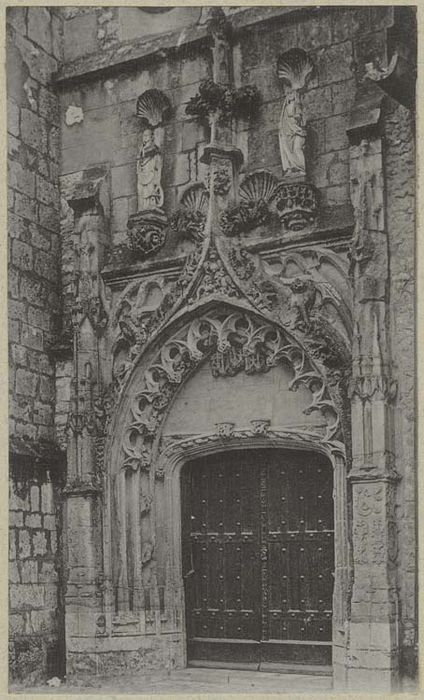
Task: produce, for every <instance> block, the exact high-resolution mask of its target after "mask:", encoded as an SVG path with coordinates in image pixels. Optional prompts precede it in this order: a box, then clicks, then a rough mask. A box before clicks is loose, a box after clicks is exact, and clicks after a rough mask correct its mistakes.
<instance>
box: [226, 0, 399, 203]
mask: <svg viewBox="0 0 424 700" xmlns="http://www.w3.org/2000/svg"><path fill="white" fill-rule="evenodd" d="M389 21H390V8H383V7H382V8H372V9H371V8H367V7H360V8H357V9H353V8H324V7H321V8H320V9H319V11H317V12H316V13H313V14H312V16H308V17H306V16H303V15H302V14H301V13H300V12H299V13H295V14H294V15H293V16H292V17H289V18H284V23H278V22H274V23H272V25H269V24H264V25H259V27H255V28H253V29H252V30H250V31H247V32H246V34H245V35H244V36H243V37H242V38H241V40H240V43H239V45H238V46H237V47H236V52H235V53H236V57H237V58H236V79H238V80H239V81H240V83H241V84H242V85H245V84H250V83H255V84H256V85H257V86H258V87H259V89H260V90H261V93H262V96H263V104H262V106H261V110H260V113H259V117H258V120H255V121H252V122H251V123H250V124H249V125H248V127H247V128H246V129H244V130H241V132H240V135H239V147H240V148H242V149H243V150H244V152H245V155H246V156H247V157H248V169H249V170H255V169H257V168H264V167H266V168H267V169H270V170H272V171H273V172H274V173H275V174H276V175H277V176H278V177H281V174H282V173H281V160H280V150H279V143H278V122H279V118H280V112H281V105H282V98H283V91H282V88H281V82H280V80H279V78H278V76H277V71H276V58H277V56H278V55H279V54H280V53H283V52H284V51H287V50H289V49H290V48H292V47H297V48H299V49H303V50H304V51H306V52H307V53H308V55H309V56H310V58H311V60H312V62H313V63H314V65H315V70H314V72H313V74H312V75H311V78H310V79H308V81H307V85H306V88H305V91H304V97H303V104H304V112H305V118H306V121H307V152H306V168H307V172H308V175H309V178H308V179H309V180H310V181H311V182H313V184H314V185H315V186H316V187H317V188H318V189H319V191H320V194H321V202H322V204H323V205H326V204H327V205H329V206H334V205H346V204H348V203H350V198H349V153H348V146H349V144H348V137H347V134H346V129H347V127H348V122H349V111H350V109H351V107H352V105H353V103H354V99H355V93H356V78H355V68H356V67H357V65H358V62H359V61H360V60H361V57H362V56H363V54H364V51H365V49H364V44H366V46H374V47H375V49H376V51H377V53H378V49H379V47H380V46H381V43H382V41H383V34H384V27H385V26H386V25H387V23H388V22H389Z"/></svg>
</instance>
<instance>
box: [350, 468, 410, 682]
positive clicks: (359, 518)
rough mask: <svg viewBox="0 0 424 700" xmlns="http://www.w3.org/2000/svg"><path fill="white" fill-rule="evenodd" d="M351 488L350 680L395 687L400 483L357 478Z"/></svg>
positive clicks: (396, 673)
mask: <svg viewBox="0 0 424 700" xmlns="http://www.w3.org/2000/svg"><path fill="white" fill-rule="evenodd" d="M352 490H353V532H352V535H353V559H354V569H355V578H354V584H353V591H352V603H351V625H350V663H349V666H350V668H349V670H348V683H349V687H351V688H358V690H360V689H364V690H374V689H376V690H377V689H378V690H387V691H390V690H394V689H395V688H396V683H397V679H398V644H399V640H398V625H397V617H398V603H397V591H396V584H395V579H394V574H395V558H396V554H397V552H396V524H395V522H394V493H395V484H394V483H393V482H392V481H391V480H389V479H376V480H359V479H358V480H355V481H354V482H353V484H352ZM376 669H378V670H379V672H378V674H377V673H376Z"/></svg>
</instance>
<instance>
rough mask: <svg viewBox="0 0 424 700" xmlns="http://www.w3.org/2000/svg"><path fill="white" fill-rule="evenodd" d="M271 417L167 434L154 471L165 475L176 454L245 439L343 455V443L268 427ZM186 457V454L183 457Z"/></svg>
mask: <svg viewBox="0 0 424 700" xmlns="http://www.w3.org/2000/svg"><path fill="white" fill-rule="evenodd" d="M270 422H271V421H270V420H269V419H264V418H257V419H253V420H251V421H250V425H251V427H246V428H237V429H236V428H235V426H234V424H233V423H218V424H217V426H216V432H215V433H202V434H198V435H188V436H181V435H180V436H167V437H165V438H162V440H161V443H160V449H159V455H158V465H159V466H158V467H157V469H156V471H155V476H156V478H157V479H159V480H161V479H163V478H164V475H165V471H166V469H167V467H168V468H169V465H172V464H173V463H174V462H175V458H176V457H177V458H178V457H179V456H181V455H186V454H187V453H189V454H190V456H193V454H194V453H196V454H200V453H202V452H203V451H204V450H206V451H210V449H211V447H213V446H215V449H219V447H220V446H224V449H226V450H227V449H229V448H231V447H232V448H234V449H237V448H238V447H239V446H240V445H243V444H244V443H248V444H249V446H252V447H254V446H257V447H260V448H263V447H280V448H281V447H290V446H291V447H292V448H296V449H308V448H309V449H311V450H317V449H318V450H320V449H321V450H322V452H323V453H325V454H327V456H328V457H329V458H330V459H331V460H332V461H333V464H335V460H336V458H341V459H342V460H344V459H345V450H344V446H343V444H342V443H340V442H338V441H335V440H334V441H333V440H325V439H324V438H323V437H322V435H319V434H317V433H309V432H304V431H302V432H299V431H297V430H290V429H286V430H279V429H271V427H270ZM185 458H186V459H187V457H185Z"/></svg>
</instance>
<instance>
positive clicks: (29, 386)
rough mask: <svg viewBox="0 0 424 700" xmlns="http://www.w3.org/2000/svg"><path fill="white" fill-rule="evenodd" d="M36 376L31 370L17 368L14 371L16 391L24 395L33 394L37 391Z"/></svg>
mask: <svg viewBox="0 0 424 700" xmlns="http://www.w3.org/2000/svg"><path fill="white" fill-rule="evenodd" d="M37 383H38V377H37V375H36V374H34V373H33V372H28V371H27V370H25V369H18V370H17V372H16V393H17V394H24V395H25V396H35V395H36V393H37Z"/></svg>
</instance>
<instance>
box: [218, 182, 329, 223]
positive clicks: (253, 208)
mask: <svg viewBox="0 0 424 700" xmlns="http://www.w3.org/2000/svg"><path fill="white" fill-rule="evenodd" d="M239 196H240V204H235V203H234V202H233V203H230V205H229V206H228V207H227V209H225V210H224V212H223V213H222V214H221V217H220V224H221V228H222V230H223V232H224V233H225V235H227V236H230V237H231V236H235V235H238V234H239V233H241V232H248V231H249V230H251V229H253V228H256V227H257V226H260V225H262V224H267V223H269V221H270V220H271V217H272V213H273V211H274V212H275V214H277V215H278V218H279V219H280V221H281V223H282V224H283V225H284V227H285V228H286V229H287V230H289V231H300V230H302V229H304V228H305V227H307V226H310V225H312V224H313V223H314V222H315V221H316V218H317V214H318V195H317V192H316V190H315V188H314V187H313V186H312V185H309V184H307V183H285V182H279V181H278V179H277V178H276V177H275V175H273V174H272V173H270V172H269V171H267V170H257V171H255V172H253V173H250V174H249V175H247V176H246V177H245V178H244V180H243V182H242V183H241V185H240V188H239Z"/></svg>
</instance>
